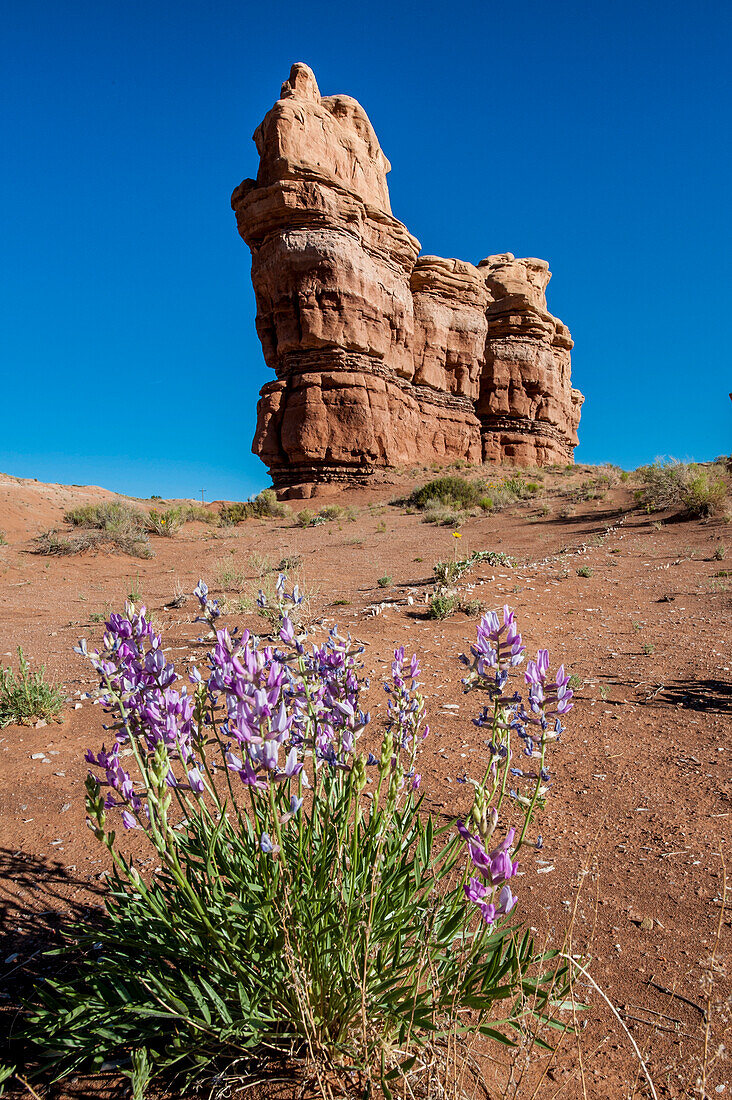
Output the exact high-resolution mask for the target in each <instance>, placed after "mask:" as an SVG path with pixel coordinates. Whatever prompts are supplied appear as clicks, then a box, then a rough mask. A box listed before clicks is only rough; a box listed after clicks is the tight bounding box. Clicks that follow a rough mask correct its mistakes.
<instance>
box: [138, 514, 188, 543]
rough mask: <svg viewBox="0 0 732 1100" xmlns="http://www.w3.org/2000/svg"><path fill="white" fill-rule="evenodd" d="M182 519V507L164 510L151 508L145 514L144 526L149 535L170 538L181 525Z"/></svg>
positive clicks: (183, 517)
mask: <svg viewBox="0 0 732 1100" xmlns="http://www.w3.org/2000/svg"><path fill="white" fill-rule="evenodd" d="M184 519H185V516H184V513H183V509H182V508H168V509H167V510H166V511H165V512H158V511H157V510H156V509H155V508H152V509H151V510H150V511H149V512H148V514H147V518H146V520H145V527H146V529H147V530H148V531H149V532H150V534H151V535H163V536H166V537H167V538H172V537H173V535H174V534H175V533H176V531H179V530H180V529H181V527H182V526H183V522H184Z"/></svg>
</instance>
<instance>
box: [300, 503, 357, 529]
mask: <svg viewBox="0 0 732 1100" xmlns="http://www.w3.org/2000/svg"><path fill="white" fill-rule="evenodd" d="M350 518H352V517H351V515H350V513H349V512H348V511H347V510H346V509H345V508H341V506H340V505H339V504H326V505H325V507H323V508H320V509H319V510H318V511H317V512H312V511H311V510H310V509H309V508H303V510H302V511H301V512H298V513H297V517H296V522H297V526H298V527H319V526H320V524H321V523H332V522H333V520H338V519H350Z"/></svg>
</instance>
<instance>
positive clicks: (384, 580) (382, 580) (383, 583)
mask: <svg viewBox="0 0 732 1100" xmlns="http://www.w3.org/2000/svg"><path fill="white" fill-rule="evenodd" d="M376 583H377V584H378V586H379V588H388V587H389V585H390V584H391V577H379V579H378V580H377V582H376Z"/></svg>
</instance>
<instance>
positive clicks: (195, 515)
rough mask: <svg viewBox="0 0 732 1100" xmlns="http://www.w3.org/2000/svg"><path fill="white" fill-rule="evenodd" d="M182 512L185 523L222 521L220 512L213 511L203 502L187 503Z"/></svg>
mask: <svg viewBox="0 0 732 1100" xmlns="http://www.w3.org/2000/svg"><path fill="white" fill-rule="evenodd" d="M182 513H183V522H184V523H209V524H217V523H219V522H220V516H219V513H218V512H212V511H211V510H210V509H209V508H206V507H205V505H203V504H186V505H184V506H183V508H182Z"/></svg>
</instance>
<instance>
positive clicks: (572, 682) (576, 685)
mask: <svg viewBox="0 0 732 1100" xmlns="http://www.w3.org/2000/svg"><path fill="white" fill-rule="evenodd" d="M568 683H569V686H570V687H571V689H572V691H579V689H580V688H581V687H582V677H581V676H578V675H577V674H576V673H575V672H573V673H572V675H571V676H570V678H569V681H568Z"/></svg>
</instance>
